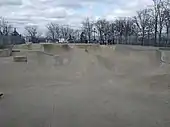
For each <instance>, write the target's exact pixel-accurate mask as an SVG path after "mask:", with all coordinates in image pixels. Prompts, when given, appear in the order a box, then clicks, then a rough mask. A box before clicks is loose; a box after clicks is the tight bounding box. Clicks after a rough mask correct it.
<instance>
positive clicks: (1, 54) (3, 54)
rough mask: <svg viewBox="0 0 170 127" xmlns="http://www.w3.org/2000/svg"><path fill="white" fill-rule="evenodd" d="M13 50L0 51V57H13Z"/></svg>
mask: <svg viewBox="0 0 170 127" xmlns="http://www.w3.org/2000/svg"><path fill="white" fill-rule="evenodd" d="M11 52H12V50H10V49H2V50H0V57H9V56H11Z"/></svg>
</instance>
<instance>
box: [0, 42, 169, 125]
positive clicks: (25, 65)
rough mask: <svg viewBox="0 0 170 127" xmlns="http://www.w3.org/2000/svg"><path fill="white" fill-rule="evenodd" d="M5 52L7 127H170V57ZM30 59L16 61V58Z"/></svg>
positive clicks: (148, 50) (36, 47) (31, 47)
mask: <svg viewBox="0 0 170 127" xmlns="http://www.w3.org/2000/svg"><path fill="white" fill-rule="evenodd" d="M12 50H13V51H14V52H12V53H9V51H7V50H5V51H1V52H0V56H1V57H0V70H1V71H0V92H3V93H4V96H3V98H1V99H0V127H169V126H170V51H169V50H168V49H167V48H158V47H144V46H143V47H142V46H127V45H114V46H101V45H97V44H96V45H95V44H92V45H90V44H24V45H16V46H14V47H13V49H12ZM18 56H20V57H24V58H25V59H26V61H25V62H23V61H19V60H18V61H17V62H16V61H15V59H14V58H15V57H18Z"/></svg>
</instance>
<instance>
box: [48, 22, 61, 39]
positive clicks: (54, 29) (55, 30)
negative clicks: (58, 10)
mask: <svg viewBox="0 0 170 127" xmlns="http://www.w3.org/2000/svg"><path fill="white" fill-rule="evenodd" d="M46 27H47V38H49V39H51V40H52V41H53V42H55V41H56V40H58V39H59V36H60V26H59V25H58V24H56V23H49V24H47V26H46Z"/></svg>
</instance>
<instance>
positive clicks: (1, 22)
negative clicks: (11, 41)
mask: <svg viewBox="0 0 170 127" xmlns="http://www.w3.org/2000/svg"><path fill="white" fill-rule="evenodd" d="M0 31H1V33H2V34H3V35H5V36H8V35H10V34H11V33H12V25H11V24H9V22H8V21H6V20H5V19H4V18H2V17H1V18H0Z"/></svg>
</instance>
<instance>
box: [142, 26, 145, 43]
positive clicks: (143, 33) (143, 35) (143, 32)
mask: <svg viewBox="0 0 170 127" xmlns="http://www.w3.org/2000/svg"><path fill="white" fill-rule="evenodd" d="M144 37H145V31H144V29H143V30H142V45H144Z"/></svg>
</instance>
